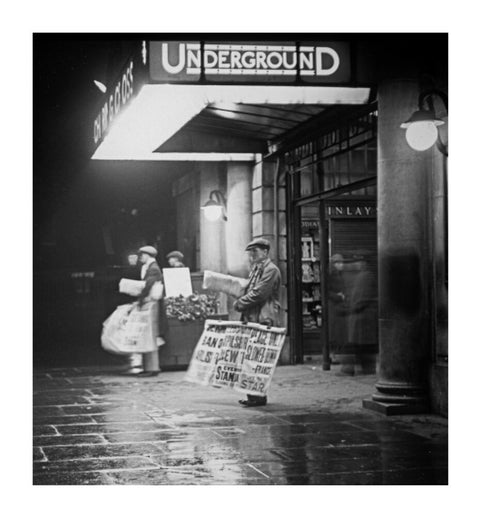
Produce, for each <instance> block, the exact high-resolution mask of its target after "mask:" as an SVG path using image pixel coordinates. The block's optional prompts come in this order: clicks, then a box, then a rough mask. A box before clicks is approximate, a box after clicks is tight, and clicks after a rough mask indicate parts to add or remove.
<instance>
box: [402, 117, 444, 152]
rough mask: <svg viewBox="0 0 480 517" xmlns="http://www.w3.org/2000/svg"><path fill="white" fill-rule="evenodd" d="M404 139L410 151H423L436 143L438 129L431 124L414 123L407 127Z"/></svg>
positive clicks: (425, 122)
mask: <svg viewBox="0 0 480 517" xmlns="http://www.w3.org/2000/svg"><path fill="white" fill-rule="evenodd" d="M405 138H406V139H407V142H408V145H409V146H410V147H411V148H412V149H415V150H416V151H425V150H427V149H430V147H432V145H433V144H434V143H435V142H436V140H437V138H438V129H437V126H436V125H435V124H434V123H433V122H429V121H424V122H414V123H413V124H410V126H408V128H407V131H406V134H405Z"/></svg>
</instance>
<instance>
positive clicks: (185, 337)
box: [159, 293, 228, 370]
mask: <svg viewBox="0 0 480 517" xmlns="http://www.w3.org/2000/svg"><path fill="white" fill-rule="evenodd" d="M217 310H218V300H217V296H216V295H212V294H208V293H207V294H198V293H194V294H193V295H191V296H187V297H183V296H176V297H172V298H165V311H166V314H167V321H168V334H167V336H166V339H165V341H166V343H165V344H164V345H163V346H161V347H160V350H159V358H160V368H162V369H163V370H182V369H186V368H187V367H188V365H189V363H190V359H191V357H192V353H193V350H194V348H195V346H196V345H197V342H198V340H199V339H200V336H201V335H202V332H203V327H204V325H205V320H206V319H223V320H226V319H228V314H218V313H217Z"/></svg>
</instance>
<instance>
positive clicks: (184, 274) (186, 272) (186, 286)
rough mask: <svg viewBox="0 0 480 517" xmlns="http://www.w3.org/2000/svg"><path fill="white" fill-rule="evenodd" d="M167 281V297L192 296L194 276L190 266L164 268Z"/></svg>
mask: <svg viewBox="0 0 480 517" xmlns="http://www.w3.org/2000/svg"><path fill="white" fill-rule="evenodd" d="M163 280H164V282H165V297H167V298H170V297H173V296H184V297H185V298H186V297H187V296H190V295H191V294H192V293H193V291H192V278H191V276H190V268H188V267H170V268H165V269H163Z"/></svg>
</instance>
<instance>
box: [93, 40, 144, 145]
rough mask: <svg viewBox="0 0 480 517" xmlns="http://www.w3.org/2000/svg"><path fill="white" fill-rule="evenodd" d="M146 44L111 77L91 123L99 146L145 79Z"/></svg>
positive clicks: (94, 137)
mask: <svg viewBox="0 0 480 517" xmlns="http://www.w3.org/2000/svg"><path fill="white" fill-rule="evenodd" d="M146 48H147V45H146V42H143V44H142V49H141V50H140V49H138V50H137V52H134V53H133V54H132V55H131V57H130V59H128V60H127V62H126V64H125V65H124V67H123V68H122V69H121V70H120V73H119V74H118V75H116V76H114V77H113V80H111V81H110V83H109V84H108V86H107V91H106V92H105V94H104V96H103V98H102V104H101V106H100V108H99V110H98V112H97V115H96V117H95V120H94V121H93V143H94V146H95V148H96V147H98V146H99V145H100V143H101V142H102V140H103V139H104V137H105V135H106V134H107V132H108V131H109V129H110V128H111V126H112V124H113V123H114V121H115V119H116V118H117V117H118V116H119V114H120V113H121V112H122V111H123V110H124V109H125V107H126V106H127V105H128V104H129V103H130V101H131V100H132V99H133V97H134V96H136V95H137V94H138V92H139V91H140V88H141V86H142V85H143V83H144V82H145V79H146V74H145V71H146V65H147V54H146Z"/></svg>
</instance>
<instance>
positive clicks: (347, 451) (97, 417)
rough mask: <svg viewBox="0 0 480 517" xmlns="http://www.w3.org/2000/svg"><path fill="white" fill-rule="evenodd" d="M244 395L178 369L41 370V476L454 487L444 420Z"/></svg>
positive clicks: (37, 428) (39, 480) (37, 431)
mask: <svg viewBox="0 0 480 517" xmlns="http://www.w3.org/2000/svg"><path fill="white" fill-rule="evenodd" d="M159 379H160V377H159ZM309 389H311V388H309ZM236 398H238V397H235V394H233V395H232V392H228V390H212V389H211V388H204V389H203V388H198V387H196V386H192V385H186V384H185V383H183V382H182V376H181V374H179V373H177V374H176V375H173V374H171V375H170V376H168V375H164V376H163V377H162V378H161V381H152V380H151V381H150V382H139V380H138V379H135V378H127V377H122V376H120V375H117V374H115V373H105V374H99V373H98V372H96V373H93V374H92V372H89V371H87V370H86V369H82V370H81V369H69V370H66V369H65V370H49V371H44V372H36V374H35V378H34V412H33V415H34V430H33V435H34V436H33V482H34V484H38V485H49V484H69V485H78V484H148V485H159V484H171V485H184V484H188V485H192V484H230V485H234V484H360V485H361V484H446V483H448V450H447V433H446V424H444V425H443V427H442V426H441V425H440V424H439V425H440V427H438V430H439V432H437V433H433V434H434V435H435V437H431V436H429V434H428V433H425V432H423V433H419V432H417V430H416V429H413V430H412V428H411V426H408V425H404V424H403V423H402V420H401V418H396V419H395V420H390V419H388V418H386V417H383V416H381V415H377V414H374V413H370V412H367V411H363V412H348V411H346V412H343V413H342V412H333V411H329V410H325V409H322V407H321V405H317V406H306V407H299V406H296V405H293V404H290V405H288V404H277V405H276V404H269V405H268V406H266V407H265V408H256V409H244V408H240V407H237V406H236ZM427 425H428V419H427V420H426V421H425V426H427Z"/></svg>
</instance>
